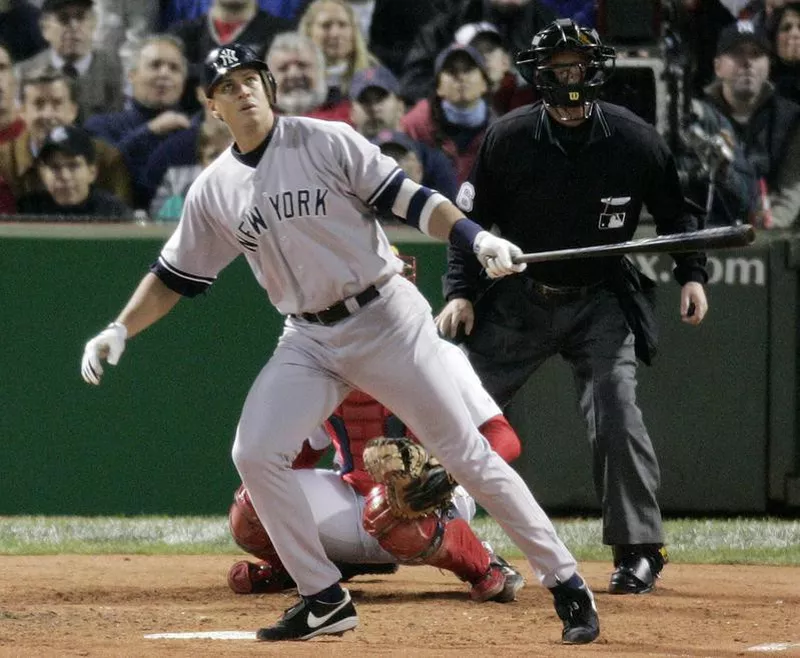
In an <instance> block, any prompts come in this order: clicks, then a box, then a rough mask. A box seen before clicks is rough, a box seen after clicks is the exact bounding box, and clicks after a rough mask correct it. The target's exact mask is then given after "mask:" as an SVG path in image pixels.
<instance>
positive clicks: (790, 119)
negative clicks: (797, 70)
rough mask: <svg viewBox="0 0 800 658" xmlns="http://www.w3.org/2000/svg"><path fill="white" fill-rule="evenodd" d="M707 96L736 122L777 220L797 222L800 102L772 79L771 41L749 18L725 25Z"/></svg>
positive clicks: (783, 225) (780, 223)
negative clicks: (787, 96) (778, 90)
mask: <svg viewBox="0 0 800 658" xmlns="http://www.w3.org/2000/svg"><path fill="white" fill-rule="evenodd" d="M714 70H715V73H716V76H717V79H716V81H715V82H713V83H712V84H711V85H709V86H708V87H707V89H706V99H707V100H708V101H709V102H710V103H711V104H712V105H714V106H715V107H716V108H717V109H718V110H719V111H720V112H721V113H722V114H723V115H724V116H725V118H727V119H728V121H730V123H731V125H732V126H733V129H734V131H735V133H736V138H737V140H738V141H739V142H740V143H741V144H742V146H743V147H744V150H745V154H746V156H747V159H748V161H749V162H750V163H751V164H752V165H753V168H754V169H755V174H756V178H757V179H759V180H760V181H761V182H762V185H764V186H765V187H766V190H767V191H768V194H769V202H770V206H771V215H772V225H773V226H774V227H775V228H789V227H791V226H794V224H795V222H796V220H797V216H798V213H800V129H798V128H800V105H797V104H796V103H793V102H792V101H789V100H787V99H785V98H783V97H782V96H780V95H779V94H777V93H776V92H775V89H774V87H773V85H772V84H771V83H770V82H769V70H770V61H769V41H768V39H767V36H766V34H764V33H763V32H762V31H760V30H757V29H755V28H754V26H753V24H752V23H750V22H749V21H737V22H736V23H733V24H732V25H729V26H728V27H727V28H725V29H724V30H723V31H722V32H721V33H720V37H719V41H718V43H717V57H716V59H715V60H714Z"/></svg>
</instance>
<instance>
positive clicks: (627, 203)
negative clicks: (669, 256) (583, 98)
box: [445, 102, 707, 300]
mask: <svg viewBox="0 0 800 658" xmlns="http://www.w3.org/2000/svg"><path fill="white" fill-rule="evenodd" d="M457 203H458V205H459V207H460V208H461V209H462V210H463V211H464V212H466V213H467V214H468V215H469V217H470V218H471V219H473V220H474V221H476V222H477V223H478V224H480V225H481V226H483V227H484V228H485V229H487V230H488V229H490V228H491V227H492V226H493V225H496V226H497V228H499V230H500V235H502V236H503V237H504V238H506V239H508V240H510V241H511V242H513V243H515V244H516V245H518V246H519V247H520V248H521V249H522V250H523V251H524V252H526V253H529V252H536V251H549V250H553V249H567V248H573V247H586V246H592V245H600V244H609V243H615V242H623V241H626V240H630V239H631V238H632V237H633V234H634V232H635V231H636V227H637V225H638V223H639V215H640V213H641V211H642V206H643V205H645V206H647V209H648V210H649V212H650V214H651V215H653V218H654V219H655V223H656V230H657V232H658V233H659V234H666V233H681V232H684V231H693V230H696V229H697V220H696V218H694V217H692V216H691V215H688V214H687V213H686V211H685V205H684V199H683V193H682V191H681V187H680V183H679V180H678V173H677V170H676V167H675V161H674V159H673V156H672V154H671V153H670V151H669V148H668V147H667V145H666V143H665V142H664V140H663V139H661V137H660V136H659V135H658V133H657V132H656V130H655V129H654V128H653V127H652V126H651V125H650V124H648V123H646V122H645V121H643V120H642V119H640V118H639V117H637V116H636V115H635V114H633V113H632V112H630V111H629V110H626V109H625V108H622V107H619V106H617V105H612V104H610V103H605V102H598V103H596V104H595V108H594V111H593V113H592V116H591V118H590V119H588V120H587V121H585V122H584V123H583V124H581V125H580V126H577V127H574V128H567V127H565V126H562V125H561V124H559V123H558V122H556V121H555V120H553V119H552V118H551V117H550V116H549V115H548V114H547V111H546V110H545V108H544V105H543V104H542V103H541V102H538V103H535V104H533V105H526V106H524V107H521V108H518V109H516V110H514V111H513V112H510V113H508V114H506V115H504V116H503V117H501V118H500V119H498V120H497V121H495V122H494V123H493V124H492V125H491V126H490V127H489V130H488V132H487V134H486V137H485V138H484V140H483V144H482V146H481V149H480V152H479V154H478V158H477V160H476V162H475V166H474V168H473V170H472V174H471V176H470V180H469V181H468V182H466V183H464V184H463V185H462V187H461V189H460V190H459V194H458V199H457ZM674 258H675V263H676V268H675V278H676V279H677V280H678V282H679V283H680V284H684V283H686V282H687V281H698V282H700V283H705V281H706V278H707V277H706V272H705V267H704V265H705V256H704V255H703V254H698V253H692V254H676V255H675V257H674ZM618 263H619V258H618V257H613V258H586V259H576V260H563V261H552V262H547V263H535V264H529V265H528V267H527V269H526V270H525V273H524V274H523V276H529V277H531V278H533V279H535V280H537V281H540V282H542V283H547V284H549V285H555V286H583V285H589V284H592V283H597V282H599V281H602V280H603V279H605V278H607V276H608V272H609V271H610V268H612V267H615V266H617V264H618ZM484 284H485V278H484V279H483V281H481V277H480V265H479V264H478V262H477V259H476V258H475V256H474V255H473V254H467V253H465V252H464V251H462V250H460V249H458V248H454V247H450V248H449V249H448V271H447V275H446V277H445V296H446V298H447V299H448V300H450V299H453V298H459V297H460V298H465V299H470V300H474V299H475V297H476V293H477V292H478V290H479V288H480V287H481V286H482V285H484Z"/></svg>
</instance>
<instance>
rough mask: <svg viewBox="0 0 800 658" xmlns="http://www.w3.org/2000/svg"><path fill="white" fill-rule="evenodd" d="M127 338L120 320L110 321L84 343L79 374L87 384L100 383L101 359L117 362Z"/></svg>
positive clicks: (112, 362)
mask: <svg viewBox="0 0 800 658" xmlns="http://www.w3.org/2000/svg"><path fill="white" fill-rule="evenodd" d="M127 338H128V329H127V327H126V326H125V325H124V324H122V323H121V322H112V323H111V324H110V325H108V326H107V327H106V328H105V329H103V331H101V332H100V333H99V334H97V335H96V336H95V337H94V338H92V339H91V340H90V341H89V342H88V343H86V347H85V348H84V349H83V359H82V360H81V375H82V376H83V379H84V380H85V381H86V383H87V384H95V385H97V384H99V383H100V378H101V377H102V376H103V366H102V365H100V361H101V360H102V359H105V360H106V361H108V362H109V363H110V364H111V365H112V366H115V365H117V363H119V357H121V356H122V353H123V352H124V351H125V340H126V339H127Z"/></svg>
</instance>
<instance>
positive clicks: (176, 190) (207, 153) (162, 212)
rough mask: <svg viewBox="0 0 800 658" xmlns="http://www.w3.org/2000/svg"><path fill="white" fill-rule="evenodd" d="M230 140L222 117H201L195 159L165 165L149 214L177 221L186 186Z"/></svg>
mask: <svg viewBox="0 0 800 658" xmlns="http://www.w3.org/2000/svg"><path fill="white" fill-rule="evenodd" d="M232 143H233V137H232V136H231V133H230V131H229V130H228V126H226V125H225V124H224V123H223V122H222V121H220V120H219V119H213V118H212V120H210V121H204V122H203V123H202V124H201V125H200V129H199V131H198V134H197V144H196V146H195V150H194V156H195V159H196V160H195V163H193V164H184V165H176V166H173V167H170V168H169V169H167V171H166V173H165V174H164V176H163V178H162V180H161V184H160V185H159V187H158V190H157V192H156V195H155V197H154V198H153V201H152V203H151V204H150V217H151V218H152V219H156V220H159V221H178V220H179V219H180V217H181V211H182V210H183V202H184V199H185V198H186V192H187V190H188V189H189V186H190V185H191V184H192V183H193V182H194V179H195V178H197V176H198V175H199V174H200V172H201V171H203V169H205V168H206V167H207V166H208V165H210V164H211V163H212V162H213V161H214V160H216V159H217V157H218V156H219V154H220V153H222V152H223V151H224V150H225V149H227V148H228V147H229V146H230V145H231V144H232Z"/></svg>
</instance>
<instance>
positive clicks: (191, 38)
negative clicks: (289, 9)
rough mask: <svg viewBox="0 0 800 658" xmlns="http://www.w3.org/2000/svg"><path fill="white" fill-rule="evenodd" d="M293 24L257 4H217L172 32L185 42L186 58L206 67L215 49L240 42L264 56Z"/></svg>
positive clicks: (246, 0) (233, 0)
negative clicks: (209, 55)
mask: <svg viewBox="0 0 800 658" xmlns="http://www.w3.org/2000/svg"><path fill="white" fill-rule="evenodd" d="M292 28H293V25H292V23H290V22H289V21H286V20H284V19H282V18H278V17H277V16H273V15H272V14H270V13H267V12H266V11H262V10H261V9H259V8H258V3H257V2H256V0H214V1H213V3H212V4H211V7H210V9H209V10H208V12H207V13H205V14H203V15H202V16H198V17H197V18H194V19H192V20H188V21H184V22H181V23H178V24H177V25H172V26H171V27H170V28H169V29H168V32H170V33H171V34H174V35H176V36H178V37H180V39H181V40H182V41H183V43H184V44H185V48H186V57H187V59H188V60H189V62H191V63H192V64H202V63H203V62H204V61H205V58H206V55H207V54H208V53H209V52H210V51H212V50H213V49H214V48H217V47H219V46H224V45H225V44H228V43H231V42H233V41H236V42H237V43H241V44H245V45H247V46H250V47H251V48H252V49H253V50H254V51H255V52H256V54H258V55H259V56H263V55H264V54H265V53H266V52H267V49H268V48H269V45H270V43H271V42H272V39H273V38H274V37H275V35H276V34H278V33H279V32H285V31H287V30H291V29H292Z"/></svg>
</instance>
